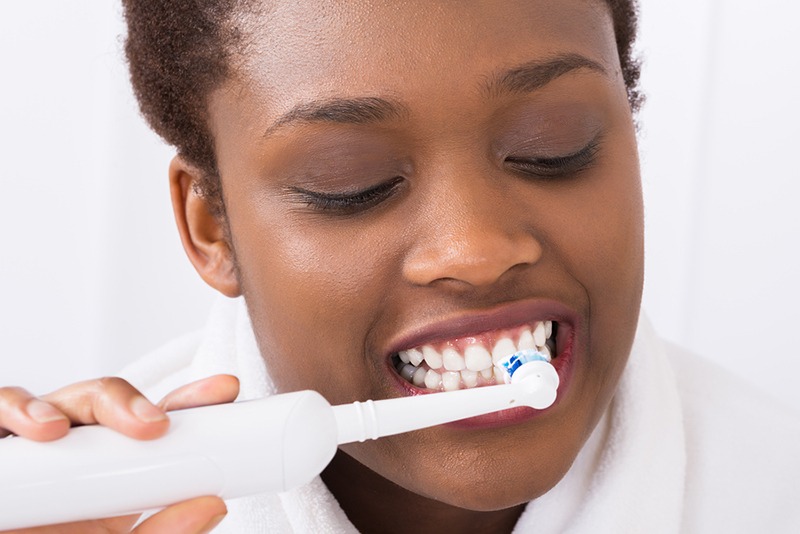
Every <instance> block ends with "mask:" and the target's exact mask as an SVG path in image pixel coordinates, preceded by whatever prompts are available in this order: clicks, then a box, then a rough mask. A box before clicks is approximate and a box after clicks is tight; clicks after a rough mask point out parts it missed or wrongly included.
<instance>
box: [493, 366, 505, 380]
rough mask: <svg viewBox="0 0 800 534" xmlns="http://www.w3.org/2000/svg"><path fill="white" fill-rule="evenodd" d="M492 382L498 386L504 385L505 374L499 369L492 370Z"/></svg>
mask: <svg viewBox="0 0 800 534" xmlns="http://www.w3.org/2000/svg"><path fill="white" fill-rule="evenodd" d="M494 381H495V382H497V383H498V384H504V383H505V381H506V374H505V373H504V372H503V370H502V369H500V368H499V367H495V368H494Z"/></svg>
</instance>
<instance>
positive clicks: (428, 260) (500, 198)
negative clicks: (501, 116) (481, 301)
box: [403, 179, 542, 287]
mask: <svg viewBox="0 0 800 534" xmlns="http://www.w3.org/2000/svg"><path fill="white" fill-rule="evenodd" d="M455 182H456V183H454V184H453V187H449V188H446V190H442V189H445V188H441V189H440V190H439V191H438V192H437V193H438V194H431V195H430V196H429V198H430V199H431V202H430V204H429V205H428V206H427V207H426V209H425V214H424V216H423V217H422V219H423V220H424V222H423V223H422V226H423V227H424V231H421V232H419V233H418V236H419V239H418V240H417V242H416V244H415V245H414V246H413V247H412V250H411V251H410V252H409V253H408V254H407V256H406V259H405V261H404V265H403V271H404V272H403V274H404V276H405V278H406V280H408V281H409V282H411V283H413V284H415V285H429V284H433V283H436V282H442V281H448V282H447V283H449V284H451V285H453V284H454V285H458V286H462V287H481V286H489V285H491V284H493V283H496V282H497V281H498V280H499V279H500V278H501V277H503V275H504V274H506V273H507V272H508V271H510V270H511V269H513V268H515V267H516V268H518V267H519V266H525V265H533V264H535V263H536V262H537V261H539V259H540V258H541V256H542V245H541V243H540V241H539V240H538V239H537V238H536V236H535V235H534V233H533V231H532V228H531V225H530V224H529V223H528V221H530V220H531V218H530V217H529V216H528V217H526V213H527V209H529V207H528V206H525V205H524V204H525V203H523V202H520V199H519V198H516V199H515V201H511V199H510V198H509V196H513V195H509V194H506V193H504V192H503V191H502V190H500V189H498V188H492V187H490V186H488V184H485V183H484V184H483V185H482V186H481V182H485V180H480V179H479V180H469V183H466V180H459V181H455ZM459 182H460V183H459Z"/></svg>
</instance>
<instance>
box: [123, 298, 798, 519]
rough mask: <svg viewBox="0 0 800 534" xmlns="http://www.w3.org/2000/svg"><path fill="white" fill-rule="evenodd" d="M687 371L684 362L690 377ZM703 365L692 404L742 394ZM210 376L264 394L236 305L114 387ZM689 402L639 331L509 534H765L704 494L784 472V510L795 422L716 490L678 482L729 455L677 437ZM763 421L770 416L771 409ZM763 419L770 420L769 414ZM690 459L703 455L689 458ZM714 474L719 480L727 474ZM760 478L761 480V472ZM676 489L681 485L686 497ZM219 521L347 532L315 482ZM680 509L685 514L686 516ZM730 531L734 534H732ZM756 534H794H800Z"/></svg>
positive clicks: (792, 470)
mask: <svg viewBox="0 0 800 534" xmlns="http://www.w3.org/2000/svg"><path fill="white" fill-rule="evenodd" d="M694 363H695V362H689V365H694ZM704 365H705V367H704V366H700V367H701V368H702V369H704V371H703V372H705V373H706V374H710V373H712V374H713V375H714V378H715V379H716V380H710V378H711V377H710V376H707V377H706V379H708V380H707V381H708V382H709V383H714V384H728V385H727V386H724V387H723V386H718V385H713V384H711V385H704V386H703V388H702V390H703V395H710V396H712V397H713V396H714V391H722V390H725V391H728V390H731V389H733V390H740V389H741V388H739V383H738V382H736V381H735V379H732V378H731V377H730V376H729V375H728V374H726V373H724V372H721V371H719V370H718V369H715V368H710V367H709V366H708V365H707V364H704ZM217 373H230V374H234V375H236V376H238V377H239V379H240V380H241V394H240V396H239V400H245V399H252V398H258V397H262V396H266V395H269V394H271V393H273V392H274V388H273V385H272V383H271V381H270V379H269V375H268V372H267V369H266V367H265V365H264V362H263V360H262V358H261V356H260V354H259V352H258V348H257V346H256V342H255V338H254V335H253V332H252V329H251V326H250V320H249V317H248V315H247V311H246V308H245V306H244V303H243V301H242V300H241V299H236V300H227V299H225V300H221V301H219V302H218V303H217V305H216V306H215V308H214V309H213V310H212V313H211V316H210V319H209V322H208V324H207V326H206V328H205V330H204V331H203V333H202V334H195V335H191V336H187V337H185V338H182V339H180V340H178V341H175V342H173V343H171V344H169V345H167V346H165V347H163V348H162V349H160V350H158V351H157V352H156V353H153V354H151V355H150V356H148V357H146V358H144V359H142V360H140V361H139V362H137V363H135V364H134V365H132V366H130V367H128V368H127V369H126V370H124V371H123V373H122V376H124V377H125V378H127V379H128V380H129V381H131V382H132V383H133V384H134V385H135V386H137V387H139V388H140V389H141V390H142V391H144V392H145V393H146V394H148V396H149V397H150V398H151V399H153V400H157V399H158V398H160V397H161V396H162V395H164V394H166V393H167V392H168V391H170V390H172V389H174V388H175V387H177V386H179V385H182V384H185V383H188V382H190V381H192V380H196V379H199V378H202V377H205V376H209V375H213V374H217ZM720 373H721V374H720ZM702 381H703V380H701V379H697V380H696V382H702ZM730 384H735V386H730ZM706 386H707V387H706ZM715 388H716V389H715ZM737 388H739V389H737ZM690 389H691V388H690ZM695 389H697V388H695ZM745 389H746V388H745ZM692 391H695V390H694V389H692V390H691V391H690V393H689V394H683V393H682V392H681V390H680V388H679V387H678V383H677V381H676V376H675V373H674V372H673V367H672V364H671V360H670V358H668V356H667V354H666V352H665V345H664V344H663V342H661V340H660V339H658V337H657V336H656V335H655V333H654V332H653V331H652V329H651V327H650V326H649V324H648V323H647V321H646V320H644V319H643V320H641V321H640V324H639V330H638V332H637V336H636V341H635V343H634V347H633V350H632V353H631V355H630V359H629V362H628V365H627V366H626V368H625V371H624V373H623V376H622V379H621V382H620V384H619V387H618V390H617V392H616V395H615V397H614V399H613V401H612V403H611V405H610V406H609V409H608V410H607V412H606V414H605V415H604V417H603V419H602V421H601V423H600V424H599V425H598V427H597V428H596V429H595V431H594V433H593V434H592V436H591V438H590V439H589V441H588V442H587V444H586V446H585V447H584V448H583V450H582V451H581V453H580V454H579V456H578V458H577V459H576V461H575V463H574V464H573V466H572V468H571V469H570V471H569V472H568V473H567V475H566V476H565V477H564V478H563V479H562V480H561V481H560V482H559V484H557V485H556V486H555V487H554V488H553V489H552V490H551V491H550V492H548V493H547V494H546V495H544V496H542V497H540V498H539V499H536V500H535V501H533V502H531V503H529V505H528V506H527V507H526V509H525V511H524V512H523V514H522V516H521V517H520V519H519V521H518V523H517V526H516V528H515V530H514V532H515V533H533V532H535V533H537V534H542V533H545V534H546V533H561V532H568V533H592V534H598V533H601V534H602V533H605V532H608V533H614V534H625V533H648V534H658V533H662V532H663V533H677V532H709V530H708V527H709V525H715V524H725V525H728V529H727V530H724V531H726V532H749V531H752V530H747V529H750V528H751V527H750V526H748V525H754V524H755V525H766V524H767V523H766V522H762V521H761V519H760V515H759V514H765V515H766V514H767V513H768V512H767V510H766V509H762V510H753V511H752V512H748V511H747V510H746V509H744V510H743V508H744V507H743V506H742V507H738V508H735V509H731V510H730V511H727V509H728V508H729V507H730V506H729V505H730V502H729V501H728V500H724V499H716V500H715V499H714V497H710V498H707V497H708V496H707V495H705V493H707V492H712V493H716V492H718V491H719V490H718V488H720V487H721V485H722V484H726V485H734V486H737V487H743V488H747V487H749V485H750V484H751V483H753V481H752V480H750V479H754V480H755V479H758V478H759V477H763V478H768V479H770V478H771V477H772V476H773V474H774V473H773V471H776V472H777V471H780V469H781V468H786V469H788V473H789V474H788V475H787V476H786V477H785V478H786V480H784V481H783V483H782V485H781V487H780V488H771V487H768V488H767V489H769V490H770V491H772V490H774V491H776V492H784V493H786V494H787V495H786V497H787V498H788V497H790V496H791V493H790V492H794V488H793V480H794V477H793V476H792V475H795V474H800V469H798V466H799V465H800V463H798V461H792V462H789V463H786V462H784V463H783V464H780V463H779V462H780V461H781V458H780V457H779V456H781V455H783V456H789V455H790V454H789V453H790V452H791V451H793V450H800V448H799V449H793V447H795V446H798V447H800V424H796V422H797V418H796V417H794V414H788V412H779V413H780V414H781V415H780V416H779V421H777V423H779V424H782V425H784V426H788V427H789V428H788V430H787V431H786V432H785V433H784V434H783V436H782V437H781V438H779V439H770V438H769V437H767V439H761V441H760V442H758V443H757V441H758V440H755V441H753V440H751V442H748V443H739V447H738V448H737V447H734V448H733V449H732V450H734V451H735V452H733V453H730V454H729V456H730V458H728V460H729V461H730V462H732V463H735V464H736V466H737V467H741V462H742V456H745V457H747V456H749V455H751V454H752V453H753V448H752V447H756V446H758V447H761V448H762V450H763V448H764V447H766V448H769V447H771V446H772V445H773V444H774V443H775V442H777V441H781V440H783V441H785V443H783V444H781V445H779V446H778V447H777V449H776V448H775V447H773V448H772V449H770V450H769V454H771V455H773V456H776V455H777V456H778V457H777V458H774V459H771V460H769V461H766V463H764V461H762V465H761V466H760V468H759V469H757V470H748V469H746V468H744V469H741V472H742V476H743V477H745V479H743V480H740V479H738V478H736V477H728V478H727V479H726V478H725V477H721V476H720V475H719V471H715V470H714V469H711V470H703V469H700V468H698V472H701V474H699V475H698V474H696V473H692V474H691V476H690V477H689V476H687V475H686V466H687V457H686V454H687V446H686V443H687V442H690V443H694V444H695V447H693V448H692V449H691V451H692V453H693V454H695V455H697V456H703V455H705V456H709V455H710V456H711V457H717V456H719V455H720V454H721V455H723V456H725V454H727V453H726V450H729V449H728V447H727V445H726V443H719V440H716V441H715V438H714V436H710V437H708V438H707V437H705V436H703V437H702V438H699V437H698V434H703V428H697V425H692V424H689V425H688V426H687V423H686V421H685V419H686V418H687V417H688V418H689V419H690V420H691V421H690V423H691V422H692V421H698V420H703V417H704V416H703V415H699V416H698V415H696V414H695V412H696V411H697V410H700V411H702V407H703V406H706V405H708V404H709V403H707V402H705V401H703V402H699V401H698V402H696V403H695V402H694V401H693V400H692V399H693V397H692V396H691V395H692ZM709 391H710V393H709ZM687 395H688V396H687ZM753 403H755V405H756V406H762V405H764V406H767V405H768V404H769V403H768V402H767V401H763V402H762V401H761V400H758V401H753V402H750V403H749V404H748V405H750V406H752V405H754V404H753ZM759 403H761V404H759ZM694 404H697V406H694ZM720 406H722V405H715V407H714V409H716V410H719V409H721V408H720ZM765 409H766V408H765ZM769 409H770V410H773V407H772V406H771V405H770V407H769ZM759 410H760V408H756V409H754V412H755V414H756V416H758V414H759ZM772 413H775V412H774V410H773V411H772ZM712 418H713V415H712ZM713 420H716V419H713ZM739 424H744V425H747V424H749V423H747V422H744V423H742V422H739ZM772 426H775V425H771V424H765V425H764V427H763V428H760V430H759V432H761V433H762V434H764V433H765V432H768V431H771V428H772ZM687 428H689V429H691V431H692V435H690V436H687V435H686V429H687ZM726 428H727V427H726ZM717 430H719V429H717ZM718 433H719V432H718ZM723 434H724V432H723ZM744 434H747V432H745V433H744ZM762 437H763V436H762ZM744 441H747V439H744ZM698 443H699V445H698ZM787 451H788V452H787ZM698 452H701V453H702V454H697V453H698ZM718 463H719V465H720V466H721V469H723V470H724V469H725V467H726V463H725V462H724V461H719V462H718ZM764 466H767V467H768V468H769V469H766V470H765V469H764ZM701 467H702V466H701ZM773 468H774V469H773ZM706 471H708V472H706ZM748 477H749V478H748ZM717 479H719V480H720V482H719V483H717V482H716V481H717ZM687 480H688V481H690V482H691V484H689V487H687ZM755 483H756V484H761V486H760V487H761V489H762V491H763V490H764V488H765V486H764V484H770V483H771V482H770V480H767V481H766V482H764V481H763V480H761V481H758V480H757V481H756V482H755ZM698 488H702V494H701V493H700V492H698ZM794 494H795V495H796V492H795V493H794ZM746 497H747V496H743V501H744V503H746V502H747V498H746ZM767 497H770V496H767ZM767 497H765V498H762V499H761V500H760V501H758V502H759V505H760V506H767V504H765V503H768V502H771V500H774V499H770V498H767ZM687 498H688V499H690V500H691V501H703V503H704V506H702V507H698V506H696V502H690V503H689V504H688V505H686V500H687ZM704 499H705V500H704ZM774 508H778V507H774ZM228 509H229V513H228V517H226V519H225V520H224V521H223V522H222V523H221V524H220V526H219V527H218V530H217V532H221V533H225V532H230V533H236V534H243V533H257V532H280V533H283V532H286V533H290V532H294V533H320V534H324V533H351V532H356V529H355V528H354V527H353V525H352V524H351V523H350V521H349V520H348V519H347V517H346V515H345V514H344V512H343V511H342V509H341V508H340V507H339V505H338V503H337V502H336V499H335V498H334V496H333V495H332V494H331V493H330V491H328V489H327V487H326V486H325V484H324V483H323V482H322V480H321V479H320V478H319V477H317V478H316V479H315V480H313V481H312V482H311V483H310V484H308V485H306V486H304V487H301V488H298V489H295V490H293V491H289V492H285V493H282V494H279V495H257V496H252V497H246V498H241V499H234V500H231V501H229V502H228ZM687 509H688V510H689V512H690V513H687ZM783 513H784V516H785V517H783V518H780V521H778V520H777V519H776V513H775V512H774V511H770V512H769V514H771V517H770V520H775V522H774V524H776V525H785V526H787V528H792V529H793V528H794V527H796V526H800V520H798V517H799V516H798V514H797V513H795V512H794V511H792V510H788V509H786V508H784V509H783ZM721 514H726V515H725V518H721V517H718V516H720V515H721ZM748 521H750V522H748ZM737 525H738V526H741V527H742V529H741V530H740V529H738V528H737ZM788 525H791V527H788ZM713 531H714V532H721V531H723V530H713ZM762 531H764V532H767V531H770V532H800V529H798V530H762Z"/></svg>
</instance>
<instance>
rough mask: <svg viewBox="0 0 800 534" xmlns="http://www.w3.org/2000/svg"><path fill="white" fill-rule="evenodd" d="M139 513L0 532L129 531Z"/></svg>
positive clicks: (107, 533)
mask: <svg viewBox="0 0 800 534" xmlns="http://www.w3.org/2000/svg"><path fill="white" fill-rule="evenodd" d="M138 518H139V514H134V515H128V516H121V517H112V518H109V519H98V520H94V521H79V522H76V523H62V524H58V525H48V526H44V527H32V528H23V529H20V530H4V531H2V532H1V533H0V534H111V533H112V532H119V533H122V532H130V530H131V527H132V526H133V525H135V524H136V520H137V519H138Z"/></svg>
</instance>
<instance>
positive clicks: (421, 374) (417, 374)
mask: <svg viewBox="0 0 800 534" xmlns="http://www.w3.org/2000/svg"><path fill="white" fill-rule="evenodd" d="M426 374H428V371H426V370H425V369H424V368H422V367H419V368H417V370H416V371H414V376H413V377H411V380H412V382H413V383H414V385H415V386H417V387H418V388H421V387H422V386H424V385H425V375H426Z"/></svg>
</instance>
